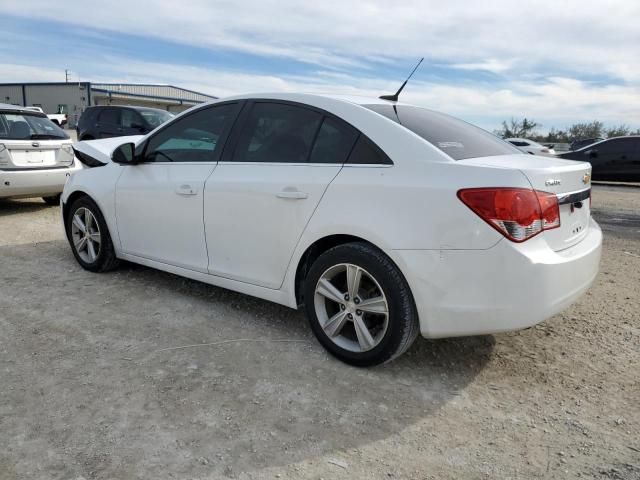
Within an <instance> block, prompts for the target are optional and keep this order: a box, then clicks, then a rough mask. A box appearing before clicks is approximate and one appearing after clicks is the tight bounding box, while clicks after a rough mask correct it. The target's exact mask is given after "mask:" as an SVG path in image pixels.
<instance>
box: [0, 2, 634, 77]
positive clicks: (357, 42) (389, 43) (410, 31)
mask: <svg viewBox="0 0 640 480" xmlns="http://www.w3.org/2000/svg"><path fill="white" fill-rule="evenodd" d="M0 10H2V11H4V12H6V13H12V14H15V15H23V16H28V17H36V18H46V19H52V20H58V21H65V22H69V23H71V24H73V25H75V26H76V27H83V28H87V29H90V27H91V22H92V21H93V22H94V23H95V25H96V26H97V27H98V28H100V29H107V30H113V31H117V32H123V33H129V34H131V33H133V34H139V35H143V36H152V37H156V38H163V39H167V40H171V41H178V42H183V43H186V44H191V45H197V46H200V47H208V48H216V49H219V48H223V49H232V50H237V51H242V52H249V53H254V54H259V55H266V56H278V57H286V58H295V59H299V60H302V61H305V62H309V63H315V64H320V65H325V66H330V67H335V68H344V67H350V66H354V65H359V64H361V62H363V61H364V60H366V59H371V58H378V59H382V60H386V59H389V58H398V57H401V58H418V57H421V56H425V57H427V60H428V62H427V63H429V62H431V63H436V64H439V63H443V62H444V63H451V64H454V65H458V66H460V68H467V69H469V68H475V67H478V68H479V69H488V70H490V71H498V72H505V71H507V69H508V67H509V66H510V65H511V64H512V63H514V62H515V63H517V65H518V67H519V68H520V69H530V70H531V71H535V70H536V69H537V70H539V69H540V68H541V67H544V68H545V69H546V70H553V69H556V70H557V71H565V72H566V71H572V72H582V73H586V74H607V75H612V76H616V77H617V78H619V79H622V80H629V81H640V69H638V68H636V63H637V59H638V58H640V28H638V19H639V18H640V2H636V1H629V0H608V1H607V2H606V4H603V3H602V2H596V1H593V0H587V1H579V0H569V1H565V2H558V1H556V0H539V1H535V2H512V1H508V0H494V1H491V2H481V3H474V4H470V3H469V2H468V1H467V0H449V1H448V2H446V4H443V3H442V2H440V1H435V0H430V1H424V0H405V1H403V2H389V1H388V0H369V1H367V2H358V1H351V2H349V1H345V0H324V1H322V2H300V1H297V0H244V1H241V2H238V1H236V0H217V1H210V0H190V1H189V2H181V3H176V2H174V1H166V2H158V1H155V0H139V1H136V2H130V1H126V2H125V1H123V0H118V1H110V2H96V1H88V0H82V1H80V0H70V1H67V2H65V6H64V9H63V10H61V9H60V5H59V4H58V3H55V2H51V1H50V0H30V1H29V2H21V3H15V2H13V3H9V2H6V4H5V5H2V6H0ZM90 19H93V20H90Z"/></svg>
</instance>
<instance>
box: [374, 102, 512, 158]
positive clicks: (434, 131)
mask: <svg viewBox="0 0 640 480" xmlns="http://www.w3.org/2000/svg"><path fill="white" fill-rule="evenodd" d="M363 107H366V108H368V109H369V110H373V111H374V112H376V113H379V114H380V115H384V116H385V117H387V118H389V119H391V120H393V121H394V122H396V123H399V124H400V125H402V126H403V127H405V128H408V129H409V130H411V131H412V132H413V133H415V134H417V135H419V136H421V137H422V138H424V139H425V140H426V141H427V142H429V143H430V144H432V145H433V146H434V147H437V148H438V149H439V150H441V151H443V152H444V153H446V154H447V155H449V156H450V157H451V158H453V159H454V160H463V159H465V158H475V157H491V156H495V155H513V154H522V151H520V150H518V149H517V148H516V147H514V146H513V145H511V144H509V143H507V142H505V141H504V140H501V139H500V138H498V137H496V136H495V135H492V134H491V133H489V132H486V131H484V130H482V129H481V128H478V127H474V126H473V125H471V124H469V123H467V122H463V121H462V120H458V119H457V118H453V117H450V116H449V115H444V114H442V113H438V112H434V111H432V110H427V109H426V108H420V107H412V106H409V105H383V104H376V105H363Z"/></svg>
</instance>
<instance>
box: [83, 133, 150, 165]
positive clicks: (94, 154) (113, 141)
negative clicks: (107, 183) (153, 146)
mask: <svg viewBox="0 0 640 480" xmlns="http://www.w3.org/2000/svg"><path fill="white" fill-rule="evenodd" d="M143 137H144V136H143V135H132V136H127V137H112V138H103V139H100V140H84V141H82V142H76V143H74V144H73V151H74V152H75V154H76V157H77V158H78V160H80V161H81V162H82V163H84V164H85V165H86V166H88V167H100V166H102V165H106V164H107V163H110V162H111V154H112V153H113V151H114V150H115V149H116V148H118V147H119V146H120V145H124V144H125V143H135V144H136V145H137V144H138V142H139V141H140V140H141V139H142V138H143Z"/></svg>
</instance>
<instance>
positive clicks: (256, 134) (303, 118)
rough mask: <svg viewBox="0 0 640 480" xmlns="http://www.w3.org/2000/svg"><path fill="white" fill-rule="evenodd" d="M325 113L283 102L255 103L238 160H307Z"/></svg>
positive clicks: (243, 133)
mask: <svg viewBox="0 0 640 480" xmlns="http://www.w3.org/2000/svg"><path fill="white" fill-rule="evenodd" d="M321 119H322V115H321V114H319V113H317V112H315V111H313V110H309V109H307V108H303V107H298V106H295V105H286V104H280V103H267V102H260V103H256V104H254V105H253V107H252V109H251V112H249V116H248V118H247V121H246V123H245V126H244V128H243V130H242V132H241V134H240V137H239V139H238V144H237V147H236V149H235V153H234V156H233V160H234V161H236V162H277V163H304V162H306V161H307V159H308V158H309V153H310V150H311V144H312V143H313V139H314V137H315V135H316V132H317V130H318V127H319V126H320V121H321Z"/></svg>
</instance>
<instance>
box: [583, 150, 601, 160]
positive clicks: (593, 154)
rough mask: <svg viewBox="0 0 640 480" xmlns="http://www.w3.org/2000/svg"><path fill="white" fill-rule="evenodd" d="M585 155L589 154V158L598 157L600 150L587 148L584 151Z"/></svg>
mask: <svg viewBox="0 0 640 480" xmlns="http://www.w3.org/2000/svg"><path fill="white" fill-rule="evenodd" d="M584 154H585V155H589V158H596V157H597V156H598V150H596V149H595V148H592V149H591V150H587V151H586V152H584Z"/></svg>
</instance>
